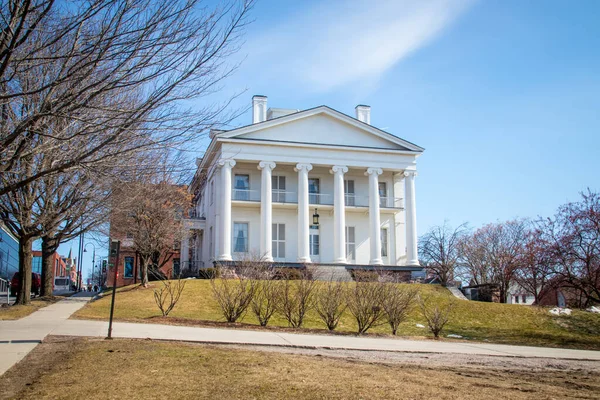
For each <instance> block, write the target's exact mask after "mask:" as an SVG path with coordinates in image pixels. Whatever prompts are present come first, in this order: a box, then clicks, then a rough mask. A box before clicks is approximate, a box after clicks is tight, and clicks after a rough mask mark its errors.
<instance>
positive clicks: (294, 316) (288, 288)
mask: <svg viewBox="0 0 600 400" xmlns="http://www.w3.org/2000/svg"><path fill="white" fill-rule="evenodd" d="M280 283H281V289H280V291H279V301H278V311H279V313H280V314H281V315H282V316H283V317H284V318H285V319H286V321H287V322H288V324H289V326H291V327H292V328H300V327H301V326H302V323H303V322H304V317H305V316H306V313H307V312H308V311H309V310H310V309H311V308H312V307H313V305H314V289H315V281H314V280H312V279H309V278H308V277H307V276H306V274H303V276H302V278H301V279H293V280H290V279H284V280H282V281H280Z"/></svg>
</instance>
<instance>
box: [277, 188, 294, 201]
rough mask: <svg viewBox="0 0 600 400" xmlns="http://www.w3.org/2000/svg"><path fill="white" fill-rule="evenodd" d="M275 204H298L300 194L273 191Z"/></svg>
mask: <svg viewBox="0 0 600 400" xmlns="http://www.w3.org/2000/svg"><path fill="white" fill-rule="evenodd" d="M272 201H273V203H297V202H298V193H296V192H286V191H285V190H279V189H273V191H272Z"/></svg>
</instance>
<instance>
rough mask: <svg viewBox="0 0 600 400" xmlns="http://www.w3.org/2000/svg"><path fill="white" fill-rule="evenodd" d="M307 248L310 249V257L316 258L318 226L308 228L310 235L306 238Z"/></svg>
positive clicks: (317, 252) (317, 251) (317, 253)
mask: <svg viewBox="0 0 600 400" xmlns="http://www.w3.org/2000/svg"><path fill="white" fill-rule="evenodd" d="M308 240H309V243H308V246H309V248H310V255H311V256H318V255H319V244H320V243H319V227H318V226H315V225H313V226H311V227H310V235H309V236H308Z"/></svg>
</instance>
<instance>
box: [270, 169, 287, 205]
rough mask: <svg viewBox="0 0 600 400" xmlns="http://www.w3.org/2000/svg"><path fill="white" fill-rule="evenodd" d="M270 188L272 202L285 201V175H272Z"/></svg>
mask: <svg viewBox="0 0 600 400" xmlns="http://www.w3.org/2000/svg"><path fill="white" fill-rule="evenodd" d="M271 190H272V192H273V201H274V202H276V203H285V176H275V175H274V176H272V177H271Z"/></svg>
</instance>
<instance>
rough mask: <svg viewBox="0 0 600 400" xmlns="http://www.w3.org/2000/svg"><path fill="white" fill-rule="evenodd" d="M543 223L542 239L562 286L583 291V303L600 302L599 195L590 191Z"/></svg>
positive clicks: (562, 207)
mask: <svg viewBox="0 0 600 400" xmlns="http://www.w3.org/2000/svg"><path fill="white" fill-rule="evenodd" d="M581 197H582V198H581V200H580V201H579V202H573V203H568V204H565V205H563V206H561V207H560V208H559V209H558V211H557V213H556V215H554V217H553V218H548V219H547V220H545V221H544V222H543V227H542V228H541V229H542V231H543V233H544V235H543V238H544V240H545V242H546V243H547V244H548V250H549V251H550V255H551V257H552V271H553V273H554V274H555V275H556V276H557V278H558V279H559V281H560V285H562V286H564V287H567V288H570V289H573V290H575V291H577V292H580V293H582V294H583V296H584V297H585V301H584V304H582V306H584V307H585V306H588V305H590V304H594V303H595V304H598V303H600V194H598V193H595V192H592V191H591V190H589V189H588V190H587V191H586V192H583V193H581Z"/></svg>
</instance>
